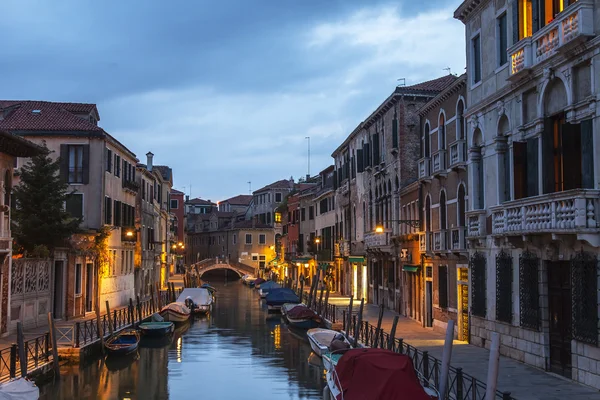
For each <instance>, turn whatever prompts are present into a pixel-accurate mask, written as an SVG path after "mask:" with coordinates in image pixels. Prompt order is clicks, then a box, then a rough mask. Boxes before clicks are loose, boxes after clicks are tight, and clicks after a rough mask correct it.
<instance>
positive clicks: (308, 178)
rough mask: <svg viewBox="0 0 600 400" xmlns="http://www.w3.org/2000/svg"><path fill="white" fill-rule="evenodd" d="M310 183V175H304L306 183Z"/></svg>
mask: <svg viewBox="0 0 600 400" xmlns="http://www.w3.org/2000/svg"><path fill="white" fill-rule="evenodd" d="M308 181H310V175H309V174H306V182H308Z"/></svg>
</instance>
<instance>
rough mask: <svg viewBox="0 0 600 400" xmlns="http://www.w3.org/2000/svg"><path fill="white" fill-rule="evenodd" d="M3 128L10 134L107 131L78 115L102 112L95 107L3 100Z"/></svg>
mask: <svg viewBox="0 0 600 400" xmlns="http://www.w3.org/2000/svg"><path fill="white" fill-rule="evenodd" d="M0 111H1V115H2V118H1V119H0V129H4V130H8V131H78V132H99V133H100V132H103V129H102V128H100V127H99V126H98V125H96V124H94V123H92V122H91V121H89V120H87V119H83V118H81V117H79V116H77V115H76V114H81V113H86V114H90V113H92V112H94V113H95V114H96V116H97V115H98V111H97V109H96V105H95V104H87V103H55V102H49V101H31V100H26V101H18V100H0Z"/></svg>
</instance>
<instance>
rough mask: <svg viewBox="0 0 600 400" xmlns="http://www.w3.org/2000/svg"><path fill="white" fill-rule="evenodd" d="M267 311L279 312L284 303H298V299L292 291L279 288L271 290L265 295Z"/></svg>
mask: <svg viewBox="0 0 600 400" xmlns="http://www.w3.org/2000/svg"><path fill="white" fill-rule="evenodd" d="M265 299H266V303H267V309H268V310H269V311H271V312H280V311H281V306H283V305H284V304H285V303H300V298H299V297H298V296H297V295H296V293H294V291H293V290H292V289H287V288H280V289H272V290H270V291H269V294H267V297H266V298H265Z"/></svg>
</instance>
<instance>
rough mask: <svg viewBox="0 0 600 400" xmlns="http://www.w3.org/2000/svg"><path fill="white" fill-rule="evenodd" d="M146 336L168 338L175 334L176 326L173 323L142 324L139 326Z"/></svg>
mask: <svg viewBox="0 0 600 400" xmlns="http://www.w3.org/2000/svg"><path fill="white" fill-rule="evenodd" d="M139 328H140V331H141V332H142V335H144V336H166V335H168V334H171V333H173V330H174V329H175V326H174V325H173V323H172V322H168V321H166V322H142V323H141V324H140V326H139Z"/></svg>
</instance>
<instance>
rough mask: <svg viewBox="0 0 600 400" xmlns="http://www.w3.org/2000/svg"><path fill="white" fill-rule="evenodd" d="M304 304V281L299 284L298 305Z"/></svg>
mask: <svg viewBox="0 0 600 400" xmlns="http://www.w3.org/2000/svg"><path fill="white" fill-rule="evenodd" d="M303 302H304V279H302V281H301V282H300V303H303Z"/></svg>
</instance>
